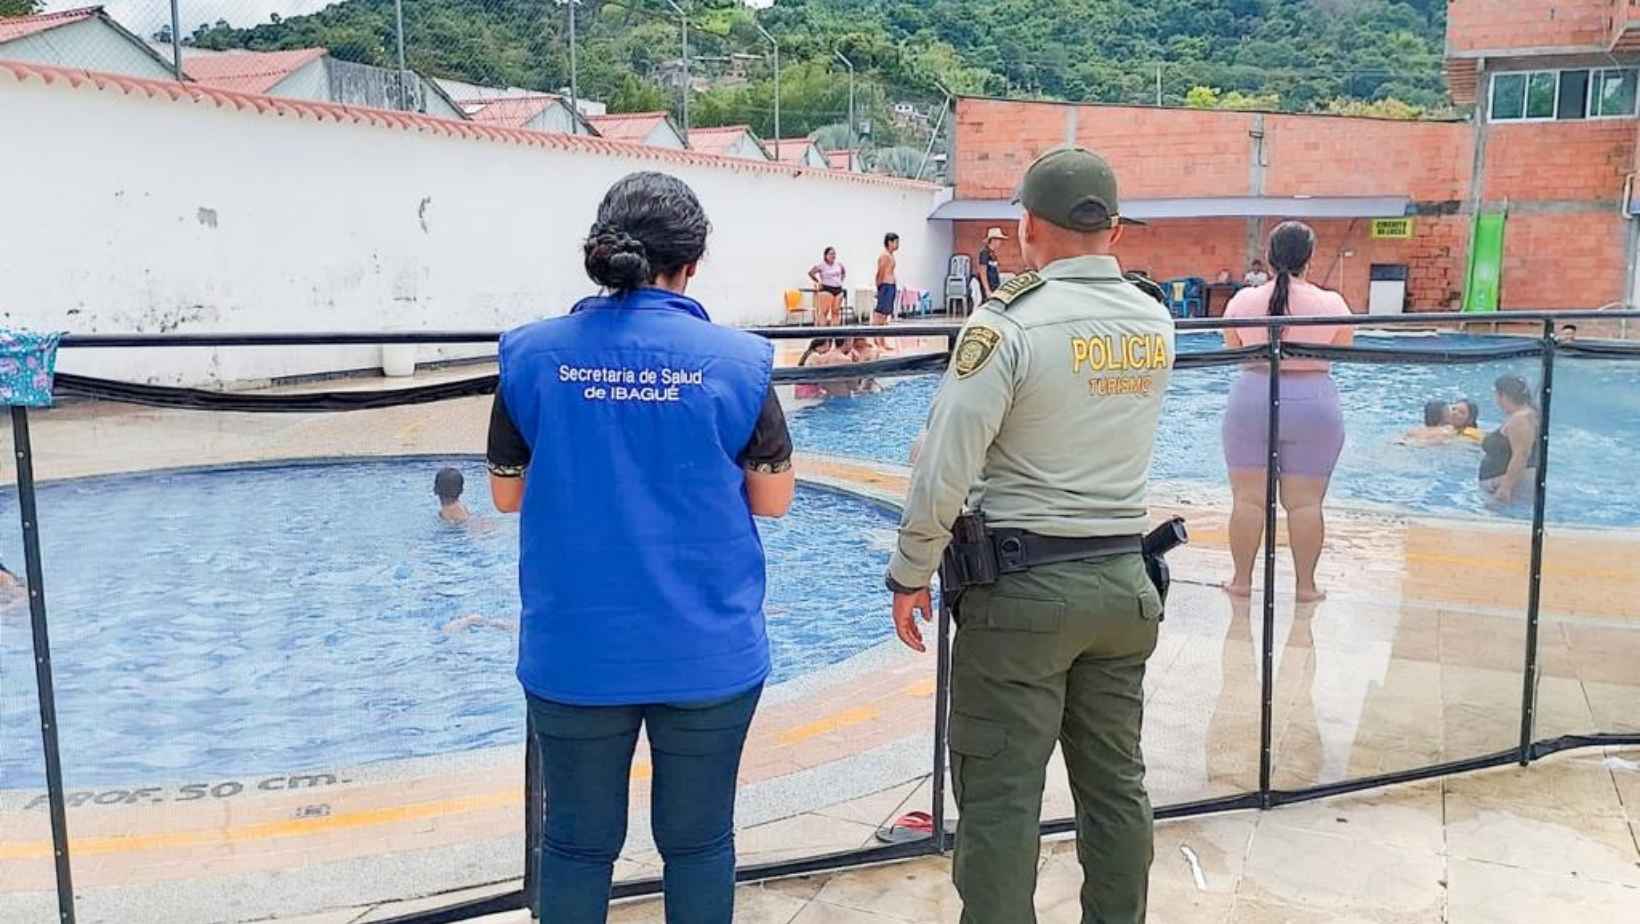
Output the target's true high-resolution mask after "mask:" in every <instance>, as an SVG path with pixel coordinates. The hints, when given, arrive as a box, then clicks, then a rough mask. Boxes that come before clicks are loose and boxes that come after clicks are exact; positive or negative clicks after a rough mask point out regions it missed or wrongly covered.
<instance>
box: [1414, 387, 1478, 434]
mask: <svg viewBox="0 0 1640 924" xmlns="http://www.w3.org/2000/svg"><path fill="white" fill-rule="evenodd" d="M1479 422H1480V405H1478V404H1476V403H1475V402H1474V401H1473V400H1472V399H1469V398H1464V399H1463V400H1461V401H1454V402H1452V403H1450V404H1449V403H1447V402H1445V401H1429V402H1426V403H1425V404H1424V425H1423V426H1421V427H1414V428H1413V429H1412V430H1411V431H1410V432H1409V433H1407V435H1406V436H1404V437H1402V438H1401V442H1402V443H1407V444H1421V445H1431V444H1436V443H1447V442H1452V441H1454V440H1467V441H1469V442H1471V443H1479V442H1480V441H1481V431H1480V428H1479V427H1478V426H1477V424H1478V423H1479Z"/></svg>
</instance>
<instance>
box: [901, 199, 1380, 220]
mask: <svg viewBox="0 0 1640 924" xmlns="http://www.w3.org/2000/svg"><path fill="white" fill-rule="evenodd" d="M1411 204H1412V200H1410V199H1408V198H1407V197H1405V196H1208V197H1203V198H1194V199H1129V200H1128V201H1126V202H1124V203H1122V214H1123V215H1126V216H1127V217H1129V218H1137V219H1139V220H1140V221H1166V220H1167V219H1170V218H1310V219H1325V218H1404V217H1406V215H1407V210H1408V208H1409V207H1410V206H1411ZM928 217H929V218H930V219H932V220H939V221H1014V220H1017V219H1018V218H1019V206H1017V205H1014V204H1013V202H1012V200H1009V199H953V200H951V201H950V202H947V203H945V204H944V205H942V206H940V207H939V208H937V209H935V210H934V211H933V214H931V215H929V216H928Z"/></svg>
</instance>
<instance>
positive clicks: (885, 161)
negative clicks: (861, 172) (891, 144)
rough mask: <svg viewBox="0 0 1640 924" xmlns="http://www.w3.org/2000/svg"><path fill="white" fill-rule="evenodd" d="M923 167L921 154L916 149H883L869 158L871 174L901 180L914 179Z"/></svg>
mask: <svg viewBox="0 0 1640 924" xmlns="http://www.w3.org/2000/svg"><path fill="white" fill-rule="evenodd" d="M922 167H923V152H922V151H919V150H917V149H916V148H883V149H881V150H879V151H877V153H876V154H874V155H872V157H871V172H872V173H881V174H883V175H885V176H897V177H900V178H901V179H906V180H911V179H916V178H917V174H918V173H919V172H920V171H921V170H922Z"/></svg>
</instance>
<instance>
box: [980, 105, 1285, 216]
mask: <svg viewBox="0 0 1640 924" xmlns="http://www.w3.org/2000/svg"><path fill="white" fill-rule="evenodd" d="M1073 109H1074V111H1075V119H1076V143H1077V144H1079V145H1082V146H1083V147H1088V148H1093V149H1095V150H1097V151H1099V152H1100V153H1101V154H1103V155H1105V157H1106V158H1107V159H1109V160H1110V163H1111V166H1112V167H1114V168H1115V169H1116V172H1117V175H1118V176H1120V177H1121V178H1122V190H1123V193H1124V195H1128V196H1133V197H1138V198H1170V197H1179V196H1227V195H1246V194H1247V189H1248V183H1249V174H1250V167H1251V160H1252V153H1251V152H1252V148H1251V140H1250V139H1249V138H1248V132H1249V131H1250V130H1251V128H1252V124H1253V122H1252V118H1253V117H1252V116H1250V115H1248V114H1247V113H1241V112H1208V111H1201V110H1192V109H1145V108H1140V107H1126V106H1074V107H1073V106H1068V105H1061V104H1056V103H1031V102H1014V101H1008V100H983V99H962V100H958V101H957V115H956V137H957V143H956V158H955V161H956V163H955V176H956V185H957V197H958V198H961V199H1001V198H1007V197H1009V196H1012V195H1013V194H1014V191H1015V189H1017V188H1018V186H1019V180H1020V178H1021V177H1022V176H1024V175H1025V168H1027V167H1029V166H1030V165H1031V162H1032V161H1034V160H1036V158H1037V157H1039V156H1040V155H1041V154H1043V153H1044V152H1046V151H1051V150H1053V149H1054V148H1057V147H1060V146H1062V145H1063V144H1064V143H1065V132H1066V128H1067V126H1068V124H1069V121H1070V119H1071V112H1072V110H1073ZM1170 152H1178V153H1179V155H1180V156H1170ZM1185 154H1188V156H1183V155H1185Z"/></svg>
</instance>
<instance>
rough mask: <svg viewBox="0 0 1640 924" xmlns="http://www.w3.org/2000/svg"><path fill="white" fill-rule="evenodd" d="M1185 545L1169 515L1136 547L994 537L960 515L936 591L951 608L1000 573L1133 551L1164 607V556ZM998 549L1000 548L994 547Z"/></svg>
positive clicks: (1010, 534)
mask: <svg viewBox="0 0 1640 924" xmlns="http://www.w3.org/2000/svg"><path fill="white" fill-rule="evenodd" d="M999 538H1000V539H1001V540H1002V541H1001V542H999V541H998V540H999ZM1189 541H1190V536H1189V534H1188V533H1187V532H1186V531H1185V528H1184V519H1183V518H1181V517H1174V518H1172V519H1171V520H1168V521H1167V522H1166V523H1163V524H1162V525H1161V526H1158V527H1156V528H1155V529H1153V530H1151V531H1150V532H1149V533H1146V534H1145V536H1144V537H1143V538H1142V539H1140V540H1139V541H1138V543H1137V544H1136V547H1135V546H1134V545H1128V543H1132V542H1133V539H1132V538H1131V537H1127V538H1124V537H1097V538H1090V539H1085V540H1063V539H1054V538H1043V537H1034V536H1030V535H1029V534H1026V533H1022V532H1020V531H1019V530H1002V531H1001V532H1000V534H999V533H993V532H992V530H990V529H989V528H988V527H987V526H986V525H985V518H984V517H983V516H981V515H980V514H978V513H964V514H963V515H962V516H960V517H957V520H956V522H955V523H953V524H952V525H951V544H950V545H948V546H946V549H945V558H944V560H943V561H942V562H941V564H940V593H941V596H942V598H943V599H944V600H947V601H949V602H950V604H951V605H952V606H953V607H954V606H955V605H956V603H957V601H958V600H959V599H960V598H961V596H962V592H963V591H964V590H965V589H967V588H969V587H984V586H985V585H987V584H995V583H996V581H997V578H998V577H999V576H1001V575H1003V574H1013V573H1016V572H1020V571H1027V570H1029V569H1031V568H1032V567H1035V566H1037V565H1044V564H1051V563H1055V562H1063V561H1076V560H1079V559H1081V558H1096V557H1101V556H1102V555H1111V554H1120V553H1123V552H1132V551H1138V552H1139V553H1140V554H1141V555H1143V556H1144V562H1145V573H1146V574H1147V575H1148V576H1149V577H1150V582H1151V584H1153V585H1155V587H1156V593H1157V594H1159V595H1160V596H1161V598H1162V603H1163V605H1164V606H1165V605H1166V603H1167V590H1168V587H1169V586H1170V585H1171V584H1172V575H1171V574H1170V573H1169V572H1168V567H1167V560H1166V556H1167V553H1168V552H1171V551H1173V550H1174V549H1176V548H1178V547H1179V546H1181V545H1184V544H1185V543H1186V542H1189ZM999 545H1000V546H1003V548H1001V549H999Z"/></svg>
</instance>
